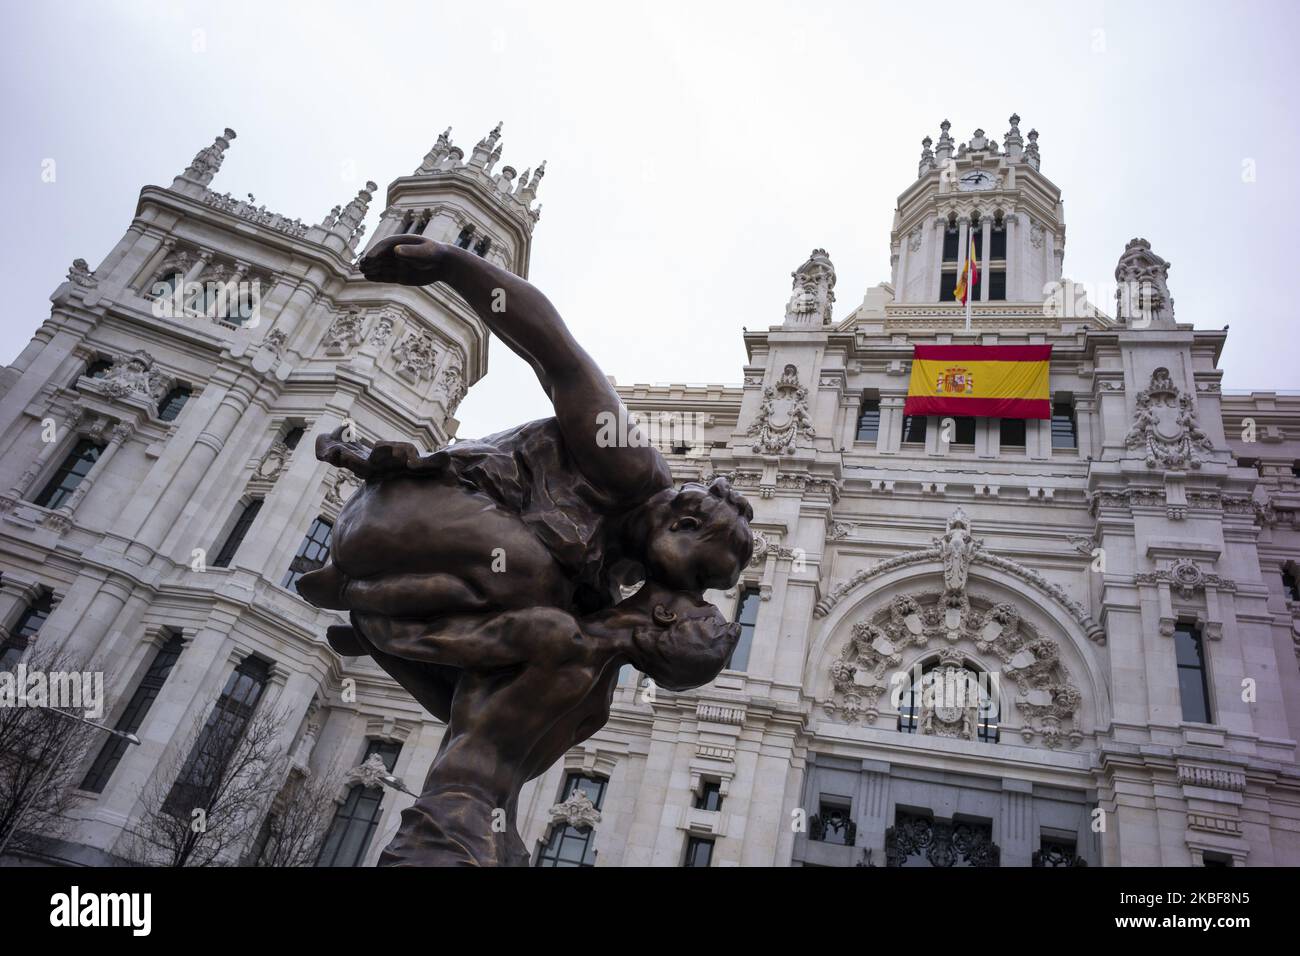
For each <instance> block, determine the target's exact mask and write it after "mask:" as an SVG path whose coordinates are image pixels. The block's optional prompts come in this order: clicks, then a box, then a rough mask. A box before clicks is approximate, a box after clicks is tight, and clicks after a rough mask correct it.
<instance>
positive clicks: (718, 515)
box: [627, 478, 754, 594]
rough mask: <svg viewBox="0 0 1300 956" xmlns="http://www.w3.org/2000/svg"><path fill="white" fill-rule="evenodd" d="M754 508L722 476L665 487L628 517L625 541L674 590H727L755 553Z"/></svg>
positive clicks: (648, 573)
mask: <svg viewBox="0 0 1300 956" xmlns="http://www.w3.org/2000/svg"><path fill="white" fill-rule="evenodd" d="M753 517H754V509H753V508H751V507H750V506H749V502H748V501H746V500H745V498H744V496H743V495H740V494H738V493H737V492H735V491H733V490H732V488H731V484H730V483H729V482H728V481H727V479H726V478H714V479H713V480H712V481H710V482H709V483H708V484H707V485H702V484H700V483H699V482H694V481H692V482H687V483H686V484H684V485H682V486H681V487H680V488H665V489H664V490H663V491H661V492H659V493H658V494H657V495H654V496H653V497H652V498H650V499H649V500H648V501H646V502H645V504H643V505H641V506H640V507H639V508H637V509H636V510H635V511H634V512H633V513H632V514H631V515H630V516H629V517H628V521H627V539H628V540H627V543H628V545H629V548H630V550H631V552H632V555H633V556H635V557H637V558H639V560H640V561H641V563H642V564H643V565H644V566H645V570H646V576H647V577H649V578H651V579H653V580H655V581H658V582H659V583H660V584H663V585H665V586H666V587H669V588H671V589H673V590H677V591H689V592H693V593H696V594H698V593H700V592H702V591H704V590H705V589H707V588H718V589H720V590H725V589H726V588H729V587H731V586H732V585H733V584H735V583H736V581H737V580H739V578H740V572H741V570H742V569H743V568H744V567H745V565H746V564H748V563H749V559H750V556H751V555H752V554H753V553H754V536H753V534H752V533H751V532H750V530H749V522H750V519H751V518H753Z"/></svg>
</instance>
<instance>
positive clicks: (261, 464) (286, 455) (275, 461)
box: [253, 438, 293, 483]
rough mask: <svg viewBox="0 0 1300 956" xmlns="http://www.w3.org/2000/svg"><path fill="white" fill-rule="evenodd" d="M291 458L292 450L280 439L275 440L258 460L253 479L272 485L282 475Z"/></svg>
mask: <svg viewBox="0 0 1300 956" xmlns="http://www.w3.org/2000/svg"><path fill="white" fill-rule="evenodd" d="M292 457H293V450H292V449H291V448H290V447H289V446H288V445H286V444H285V443H284V442H282V441H281V440H280V439H278V438H277V439H275V440H274V441H273V442H271V447H269V448H268V449H267V450H266V451H265V452H263V454H262V457H261V458H260V459H258V462H257V467H256V468H255V469H254V470H253V478H254V479H255V480H257V481H263V482H272V483H273V482H274V481H275V480H276V479H277V478H279V477H280V475H282V474H283V473H284V470H285V469H286V468H287V467H288V466H289V459H290V458H292Z"/></svg>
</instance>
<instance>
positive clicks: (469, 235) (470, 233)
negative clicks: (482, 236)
mask: <svg viewBox="0 0 1300 956" xmlns="http://www.w3.org/2000/svg"><path fill="white" fill-rule="evenodd" d="M473 241H474V227H473V226H472V225H469V226H466V227H465V228H464V229H462V230H461V231H460V235H459V236H457V237H456V245H457V246H459V247H460V248H462V249H468V248H469V247H470V244H471V243H472V242H473Z"/></svg>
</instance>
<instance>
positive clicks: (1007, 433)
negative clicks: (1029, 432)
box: [998, 418, 1025, 449]
mask: <svg viewBox="0 0 1300 956" xmlns="http://www.w3.org/2000/svg"><path fill="white" fill-rule="evenodd" d="M998 444H999V445H1000V446H1001V447H1002V448H1020V449H1023V448H1024V447H1025V420H1024V419H1023V418H1002V419H999V420H998Z"/></svg>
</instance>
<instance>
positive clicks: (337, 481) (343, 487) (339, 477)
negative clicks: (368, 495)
mask: <svg viewBox="0 0 1300 956" xmlns="http://www.w3.org/2000/svg"><path fill="white" fill-rule="evenodd" d="M359 487H360V485H359V484H358V483H357V481H356V479H355V478H353V477H352V473H351V472H349V471H345V470H344V469H342V468H339V469H336V470H335V472H334V475H333V477H332V478H331V479H330V481H329V485H328V486H327V487H326V489H325V502H326V503H327V504H330V505H333V506H334V507H335V508H342V507H343V503H344V502H345V501H347V500H348V498H350V497H352V494H353V492H355V491H356V490H357V488H359Z"/></svg>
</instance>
